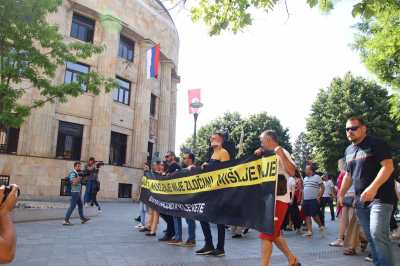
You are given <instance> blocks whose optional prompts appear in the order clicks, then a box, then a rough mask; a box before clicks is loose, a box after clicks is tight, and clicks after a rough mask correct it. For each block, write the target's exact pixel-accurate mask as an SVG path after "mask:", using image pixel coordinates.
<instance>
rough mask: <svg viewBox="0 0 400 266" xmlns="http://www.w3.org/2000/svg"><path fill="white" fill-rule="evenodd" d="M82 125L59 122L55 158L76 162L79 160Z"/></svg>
mask: <svg viewBox="0 0 400 266" xmlns="http://www.w3.org/2000/svg"><path fill="white" fill-rule="evenodd" d="M82 136H83V125H79V124H74V123H68V122H64V121H60V122H59V127H58V138H57V151H56V156H57V158H62V159H67V160H76V161H79V160H80V159H81V149H82Z"/></svg>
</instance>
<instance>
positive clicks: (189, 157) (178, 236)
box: [168, 153, 196, 247]
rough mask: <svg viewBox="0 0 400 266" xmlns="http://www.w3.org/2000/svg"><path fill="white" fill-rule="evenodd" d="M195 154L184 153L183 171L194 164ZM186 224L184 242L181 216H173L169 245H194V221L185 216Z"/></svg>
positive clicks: (190, 168)
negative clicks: (173, 232)
mask: <svg viewBox="0 0 400 266" xmlns="http://www.w3.org/2000/svg"><path fill="white" fill-rule="evenodd" d="M194 160H195V156H194V154H193V153H188V154H185V155H184V157H183V163H184V165H185V166H186V168H185V169H184V170H185V171H190V170H192V169H193V168H195V167H196V166H195V165H194ZM186 223H187V225H188V239H187V241H186V242H183V241H182V218H181V217H174V226H175V238H174V239H173V240H171V241H168V244H170V245H177V246H182V247H194V246H195V245H196V222H195V221H194V220H192V219H188V218H186Z"/></svg>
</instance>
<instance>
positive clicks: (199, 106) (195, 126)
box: [190, 102, 203, 153]
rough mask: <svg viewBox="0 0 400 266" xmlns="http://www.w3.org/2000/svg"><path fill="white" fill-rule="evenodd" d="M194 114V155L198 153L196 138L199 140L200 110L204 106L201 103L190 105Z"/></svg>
mask: <svg viewBox="0 0 400 266" xmlns="http://www.w3.org/2000/svg"><path fill="white" fill-rule="evenodd" d="M190 106H191V107H192V108H193V110H194V112H193V118H194V131H193V153H196V149H197V148H196V138H197V118H198V117H199V111H200V108H201V107H203V104H202V103H201V102H193V103H192V104H191V105H190Z"/></svg>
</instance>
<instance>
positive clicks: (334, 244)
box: [329, 239, 344, 247]
mask: <svg viewBox="0 0 400 266" xmlns="http://www.w3.org/2000/svg"><path fill="white" fill-rule="evenodd" d="M343 245H344V244H343V240H341V239H336V240H335V241H333V242H331V243H329V246H330V247H343Z"/></svg>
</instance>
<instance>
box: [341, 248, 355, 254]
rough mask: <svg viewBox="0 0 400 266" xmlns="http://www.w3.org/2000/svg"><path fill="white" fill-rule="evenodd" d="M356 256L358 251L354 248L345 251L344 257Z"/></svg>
mask: <svg viewBox="0 0 400 266" xmlns="http://www.w3.org/2000/svg"><path fill="white" fill-rule="evenodd" d="M356 254H357V253H356V250H355V249H354V248H347V249H345V250H344V251H343V255H346V256H354V255H356Z"/></svg>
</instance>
